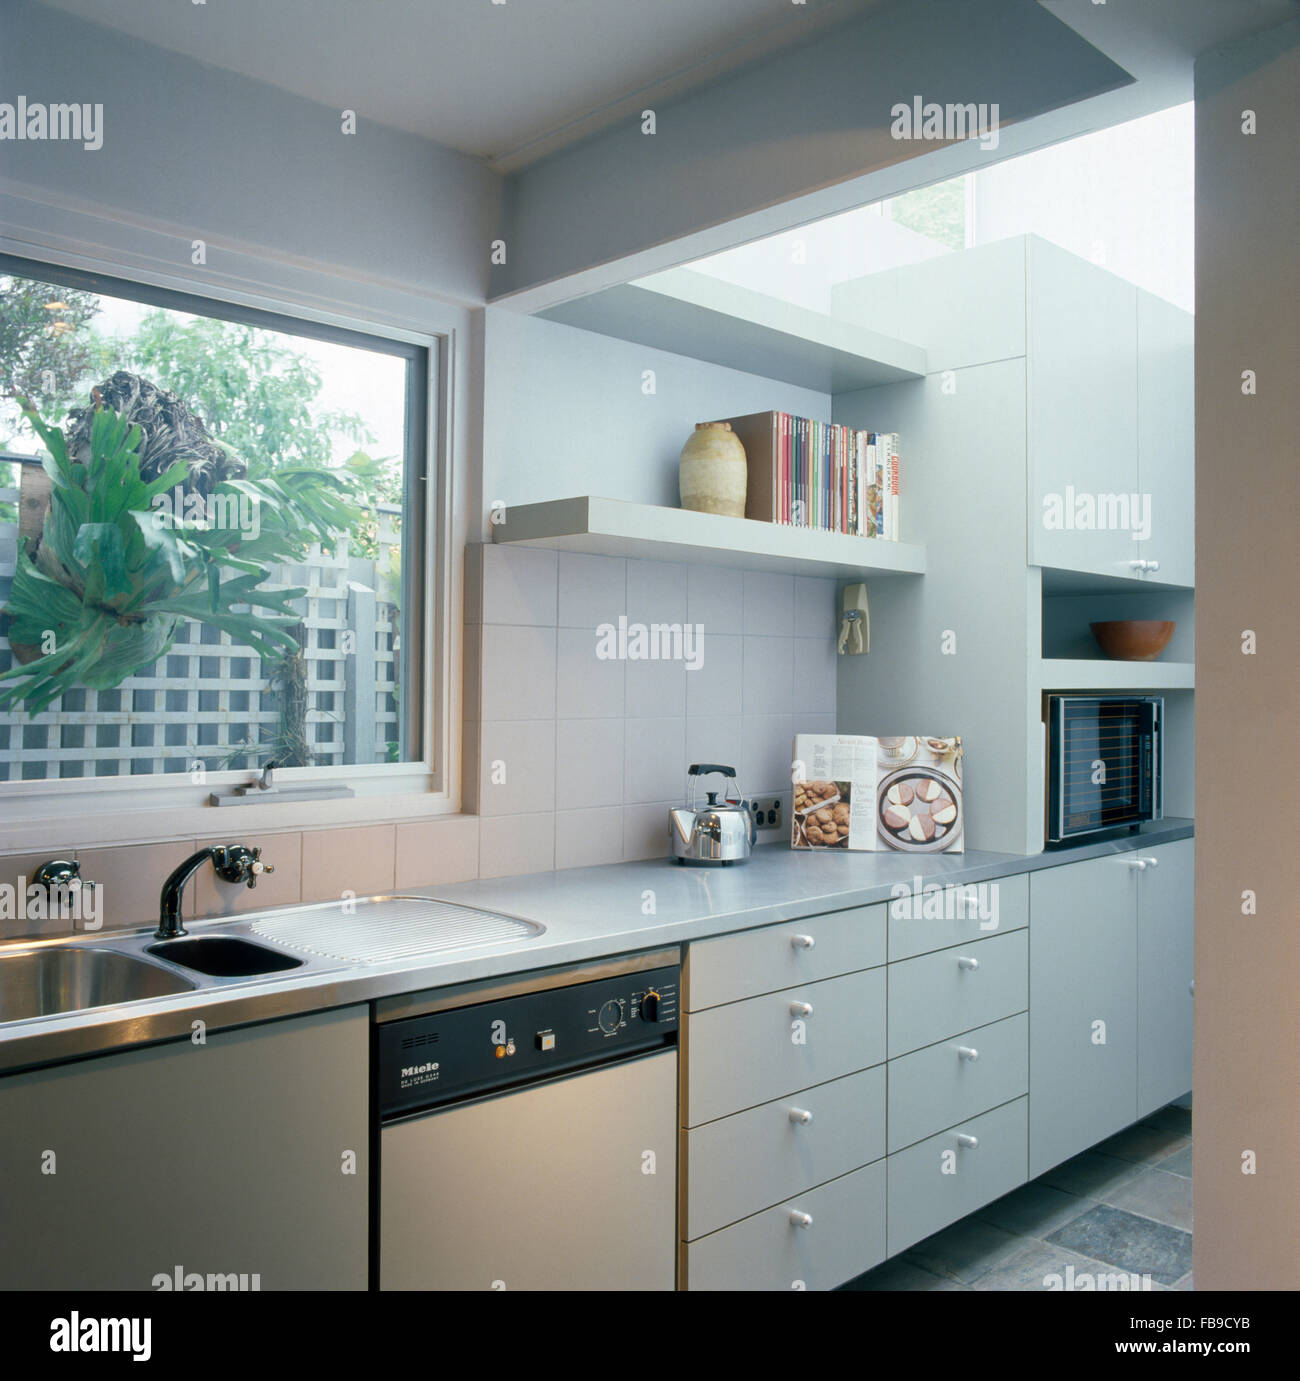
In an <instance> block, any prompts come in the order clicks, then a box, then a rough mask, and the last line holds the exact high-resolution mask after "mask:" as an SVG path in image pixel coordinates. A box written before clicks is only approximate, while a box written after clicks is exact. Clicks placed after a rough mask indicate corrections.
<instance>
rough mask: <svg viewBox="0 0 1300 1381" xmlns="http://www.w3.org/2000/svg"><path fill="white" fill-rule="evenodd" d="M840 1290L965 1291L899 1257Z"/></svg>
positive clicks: (963, 1288)
mask: <svg viewBox="0 0 1300 1381" xmlns="http://www.w3.org/2000/svg"><path fill="white" fill-rule="evenodd" d="M840 1288H841V1289H842V1290H965V1289H966V1288H967V1287H966V1286H965V1285H962V1284H961V1283H960V1282H959V1281H956V1280H949V1279H947V1278H946V1277H943V1276H937V1275H935V1273H934V1272H933V1271H927V1270H926V1269H925V1267H924V1266H918V1265H917V1264H916V1263H915V1262H912V1261H908V1260H906V1259H904V1258H903V1257H901V1256H897V1257H895V1258H894V1259H893V1260H892V1261H886V1262H884V1263H883V1264H882V1265H880V1266H877V1267H876V1268H875V1269H874V1270H870V1271H866V1272H864V1273H863V1274H862V1275H860V1276H857V1277H856V1278H855V1279H853V1280H850V1281H849V1282H848V1283H847V1284H846V1285H842V1286H841V1287H840Z"/></svg>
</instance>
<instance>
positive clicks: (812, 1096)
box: [682, 1065, 885, 1237]
mask: <svg viewBox="0 0 1300 1381" xmlns="http://www.w3.org/2000/svg"><path fill="white" fill-rule="evenodd" d="M884 1154H885V1067H884V1065H877V1066H876V1068H875V1069H866V1070H863V1071H862V1072H861V1073H859V1074H850V1075H847V1076H846V1077H845V1078H843V1079H835V1080H833V1081H832V1082H831V1083H828V1084H819V1085H817V1087H816V1088H810V1089H805V1090H804V1091H803V1092H802V1093H799V1094H796V1095H795V1096H794V1097H791V1098H778V1099H777V1100H776V1101H775V1102H772V1103H764V1104H763V1105H762V1106H761V1107H757V1108H750V1109H748V1110H747V1111H746V1112H738V1113H735V1114H734V1115H733V1116H731V1117H724V1118H721V1119H720V1120H718V1121H717V1122H708V1123H705V1125H704V1126H702V1127H692V1128H690V1129H689V1130H688V1131H685V1132H683V1133H682V1163H683V1165H684V1166H685V1167H686V1169H685V1172H684V1174H683V1176H682V1181H683V1190H684V1206H685V1210H686V1220H687V1222H688V1223H689V1224H690V1229H689V1230H690V1235H691V1236H692V1237H702V1236H704V1235H705V1234H706V1233H710V1232H714V1231H715V1230H716V1229H718V1228H721V1227H725V1226H726V1225H727V1224H728V1223H732V1222H735V1221H736V1219H738V1218H743V1217H744V1216H745V1215H746V1214H747V1213H752V1212H753V1211H754V1207H755V1205H756V1204H772V1203H776V1202H777V1201H778V1200H779V1199H781V1198H783V1197H784V1196H786V1195H787V1194H794V1193H799V1192H801V1191H803V1190H807V1189H811V1188H812V1187H813V1186H814V1185H817V1184H821V1183H822V1182H823V1181H825V1180H831V1179H834V1178H835V1177H836V1176H838V1175H843V1174H844V1173H845V1172H847V1171H849V1170H854V1169H857V1167H858V1166H861V1165H867V1164H869V1163H870V1162H871V1161H874V1160H878V1159H879V1158H880V1157H881V1156H883V1155H884Z"/></svg>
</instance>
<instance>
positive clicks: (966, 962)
mask: <svg viewBox="0 0 1300 1381" xmlns="http://www.w3.org/2000/svg"><path fill="white" fill-rule="evenodd" d="M979 966H980V961H979V960H978V959H972V958H971V957H970V955H969V954H963V955H962V956H961V957H960V958H959V959H958V960H957V967H958V968H959V969H971V970H975V969H977V968H979Z"/></svg>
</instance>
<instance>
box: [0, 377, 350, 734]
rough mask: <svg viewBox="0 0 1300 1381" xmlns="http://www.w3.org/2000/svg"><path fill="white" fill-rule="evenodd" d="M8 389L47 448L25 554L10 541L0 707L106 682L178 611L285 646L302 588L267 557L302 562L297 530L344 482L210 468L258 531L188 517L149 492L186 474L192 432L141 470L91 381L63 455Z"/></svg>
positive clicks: (215, 487)
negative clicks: (44, 508) (10, 655)
mask: <svg viewBox="0 0 1300 1381" xmlns="http://www.w3.org/2000/svg"><path fill="white" fill-rule="evenodd" d="M19 401H20V402H21V404H22V406H23V411H24V413H25V414H26V416H27V418H28V420H29V421H30V423H31V425H32V427H33V428H34V430H35V431H36V433H37V435H38V436H39V437H40V438H41V440H42V441H43V442H44V443H45V447H46V449H47V451H48V453H49V454H48V457H47V458H45V459H43V461H42V464H43V465H44V467H45V470H46V473H47V474H48V475H49V477H50V480H51V492H50V507H49V510H48V512H47V513H46V516H45V523H44V527H43V529H42V533H41V540H40V543H39V545H38V546H37V548H36V552H35V556H34V557H33V556H32V555H31V554H29V552H28V551H27V550H26V549H25V545H24V544H22V543H20V544H19V552H18V563H17V568H16V571H15V574H14V581H13V588H12V591H11V592H10V596H9V602H8V604H7V605H6V606H5V609H4V612H5V613H6V614H7V615H8V618H9V630H8V636H9V640H10V645H11V647H12V648H13V649H14V654H15V658H16V660H18V661H19V664H18V665H15V666H13V667H11V668H10V669H9V670H8V671H6V672H4V673H3V675H0V709H8V708H10V707H12V706H13V705H14V704H16V703H17V702H19V701H21V702H23V703H24V705H25V707H26V710H27V712H28V713H29V714H36V713H38V712H39V711H41V710H42V709H44V708H45V707H46V706H48V705H49V704H50V703H51V701H53V700H55V699H57V698H58V697H59V696H60V695H62V694H63V693H64V692H65V691H67V690H71V689H73V688H75V687H77V686H87V687H90V688H92V689H98V690H105V689H111V688H112V687H114V686H118V685H120V684H121V683H122V681H124V680H125V679H126V678H127V677H128V676H132V675H134V674H136V673H137V672H139V671H141V670H143V669H144V668H146V667H148V666H150V665H151V664H152V663H153V662H155V661H157V659H158V658H159V657H161V656H162V655H163V654H164V653H166V652H167V651H168V650H169V649H170V647H171V646H172V643H173V641H174V638H175V635H176V630H177V627H178V626H179V624H180V622H181V620H182V619H187V618H188V619H195V620H198V621H200V622H203V623H206V624H209V625H211V626H213V627H215V628H219V629H221V630H222V631H223V632H225V633H227V634H228V635H229V636H230V637H231V638H232V639H234V640H235V641H237V642H240V643H244V644H247V645H248V646H249V647H251V648H252V649H253V650H254V651H256V652H257V653H258V654H259V655H261V656H262V657H264V658H268V659H269V658H273V657H275V656H276V655H277V654H279V653H281V652H283V651H285V650H293V649H296V647H297V643H296V641H295V639H294V638H293V636H292V634H291V633H290V632H289V631H288V630H289V629H290V628H291V627H292V626H293V625H294V623H295V622H296V621H297V618H298V616H297V615H296V614H295V613H294V611H293V609H292V607H291V602H292V601H293V600H294V599H297V598H300V597H301V596H302V595H303V594H304V593H305V591H303V590H301V589H291V590H279V591H275V590H267V589H263V588H261V583H262V581H263V580H264V579H265V578H266V575H267V569H268V568H269V567H270V566H273V565H276V564H279V563H281V562H285V561H294V560H301V559H302V557H303V556H304V555H305V553H306V546H307V544H308V543H309V542H312V541H325V540H328V539H329V538H330V537H331V536H332V535H333V533H334V532H336V531H337V530H338V528H339V527H341V526H343V525H344V524H345V523H346V521H347V518H348V516H349V515H350V514H351V512H352V509H351V506H350V504H349V502H348V498H349V491H348V487H347V485H346V483H345V482H344V481H342V480H339V479H338V478H336V477H335V476H331V475H328V474H326V473H324V472H322V471H310V472H307V473H306V474H303V473H300V472H298V471H296V470H290V471H288V472H285V473H280V474H277V475H276V477H275V478H269V477H268V478H265V479H260V480H249V479H245V478H241V477H238V476H232V477H231V478H226V479H216V478H215V472H213V471H211V470H209V471H208V475H209V479H210V481H211V485H210V489H209V490H208V493H209V494H210V495H214V496H222V495H224V496H227V497H228V498H229V499H233V500H235V501H236V502H238V501H239V500H240V499H244V500H249V501H251V502H252V503H254V504H256V506H257V508H256V512H257V514H258V528H259V530H258V531H257V532H256V533H255V534H251V533H250V532H247V531H242V530H240V529H239V528H238V527H229V526H217V525H214V524H212V523H210V522H204V521H199V522H195V521H193V520H189V521H187V520H186V519H185V518H184V517H182V516H180V515H177V514H174V513H172V512H170V511H169V510H168V509H166V508H158V507H156V506H155V499H156V498H157V496H159V495H164V494H166V493H168V492H169V491H174V490H176V489H177V487H178V486H181V487H184V486H185V485H186V484H187V480H188V479H189V476H190V474H191V467H190V464H189V461H190V459H191V448H192V445H193V442H194V440H195V437H194V435H193V434H192V433H191V434H190V435H189V436H188V437H186V438H184V439H182V440H181V441H180V443H179V445H177V446H174V447H173V448H172V451H171V456H172V458H173V460H174V463H171V464H165V463H164V460H163V459H162V457H164V456H166V455H167V454H168V453H167V452H166V451H165V450H164V449H162V448H160V447H155V448H154V462H153V464H152V465H151V466H150V470H151V473H152V477H151V478H146V477H145V475H144V474H142V467H141V454H142V452H143V451H145V450H146V449H147V448H148V440H147V438H146V437H145V435H144V433H143V431H142V429H141V427H140V426H139V425H138V424H136V423H133V422H131V421H130V420H129V419H128V417H126V416H122V415H119V413H118V412H117V411H116V410H115V409H113V408H112V407H109V406H105V405H104V404H103V402H102V399H101V396H100V394H99V392H98V390H96V405H95V407H94V408H93V410H91V411H90V413H89V416H88V417H87V416H86V415H85V413H84V412H83V414H82V416H80V417H79V418H78V419H77V420H76V424H75V428H74V436H76V437H77V440H78V444H77V449H76V452H75V458H74V456H73V455H70V454H69V447H68V444H67V441H66V440H65V438H64V436H63V433H62V432H61V431H59V429H58V428H57V427H52V426H49V425H48V424H46V423H45V422H44V421H42V419H41V418H40V417H39V416H38V415H37V413H36V411H35V410H34V409H33V408H32V406H31V405H30V404H29V403H28V402H27V400H26V399H20V400H19ZM195 420H196V421H197V419H195ZM199 427H200V430H201V428H202V424H201V423H200V424H199ZM205 435H206V434H205ZM209 444H212V445H218V444H219V443H209ZM192 492H193V491H192ZM238 605H244V606H247V608H246V609H244V610H239V609H237V608H236V606H238ZM255 610H256V611H262V612H254V611H255ZM24 658H27V660H25V661H24V660H23V659H24ZM5 682H9V683H10V684H9V685H7V686H6V685H4V684H3V683H5Z"/></svg>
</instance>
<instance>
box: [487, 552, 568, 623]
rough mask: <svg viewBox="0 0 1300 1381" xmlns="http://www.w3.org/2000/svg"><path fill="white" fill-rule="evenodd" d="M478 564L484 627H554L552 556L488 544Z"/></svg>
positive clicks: (553, 566) (554, 569)
mask: <svg viewBox="0 0 1300 1381" xmlns="http://www.w3.org/2000/svg"><path fill="white" fill-rule="evenodd" d="M482 560H483V599H482V605H483V622H484V623H529V624H535V625H542V626H545V625H547V624H550V625H552V626H553V625H554V624H555V612H556V580H557V571H558V562H557V560H556V553H555V552H553V551H547V550H546V549H545V548H544V547H516V546H511V545H502V546H496V545H494V544H493V543H490V542H489V543H485V544H484V546H483V556H482Z"/></svg>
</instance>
